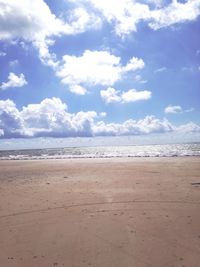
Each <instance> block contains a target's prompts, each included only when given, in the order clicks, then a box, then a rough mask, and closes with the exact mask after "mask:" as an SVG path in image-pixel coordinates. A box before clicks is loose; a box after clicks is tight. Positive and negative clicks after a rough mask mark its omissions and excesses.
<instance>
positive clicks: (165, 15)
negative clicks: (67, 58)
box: [149, 0, 200, 30]
mask: <svg viewBox="0 0 200 267" xmlns="http://www.w3.org/2000/svg"><path fill="white" fill-rule="evenodd" d="M199 15H200V1H199V0H188V1H187V2H186V3H180V2H178V1H176V0H173V1H172V3H171V4H169V5H168V6H167V7H164V8H161V9H156V10H153V11H151V18H152V19H151V20H152V21H151V22H150V23H149V26H150V27H151V28H152V29H154V30H158V29H160V28H163V27H168V26H171V25H173V24H176V23H182V22H185V21H192V20H195V19H196V18H197V17H198V16H199Z"/></svg>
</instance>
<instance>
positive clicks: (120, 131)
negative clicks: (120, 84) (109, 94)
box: [0, 98, 200, 138]
mask: <svg viewBox="0 0 200 267" xmlns="http://www.w3.org/2000/svg"><path fill="white" fill-rule="evenodd" d="M104 116H106V113H105V112H102V113H99V114H97V113H96V112H95V111H88V112H83V111H80V112H78V113H70V112H69V111H68V107H67V105H66V104H65V103H63V102H62V101H61V100H60V99H59V98H52V99H49V98H47V99H44V100H43V101H42V102H41V103H39V104H29V105H28V106H26V107H23V108H22V109H21V110H18V109H17V107H16V105H15V103H14V102H13V101H11V100H9V99H8V100H0V136H1V138H10V137H41V136H43V137H45V136H46V137H47V136H51V137H76V136H104V135H110V136H120V135H141V134H150V133H162V132H173V131H179V132H180V131H182V132H200V126H199V125H197V124H194V123H188V124H186V125H181V126H179V127H176V126H174V125H172V124H171V123H170V122H169V121H168V120H167V119H163V120H160V119H158V118H156V117H155V116H147V117H145V118H144V119H141V120H138V121H136V120H133V119H130V120H126V121H124V122H123V123H105V122H104V121H102V120H99V119H100V118H103V117H104Z"/></svg>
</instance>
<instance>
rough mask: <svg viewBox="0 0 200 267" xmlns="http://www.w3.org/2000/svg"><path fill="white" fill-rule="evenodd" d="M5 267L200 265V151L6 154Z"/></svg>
mask: <svg viewBox="0 0 200 267" xmlns="http://www.w3.org/2000/svg"><path fill="white" fill-rule="evenodd" d="M0 266H1V267H33V266H34V267H40V266H41V267H51V266H58V267H59V266H67V267H72V266H74V267H83V266H84V267H85V266H94V267H198V266H200V158H193V157H187V158H141V159H139V158H138V159H77V160H40V161H39V160H38V161H0Z"/></svg>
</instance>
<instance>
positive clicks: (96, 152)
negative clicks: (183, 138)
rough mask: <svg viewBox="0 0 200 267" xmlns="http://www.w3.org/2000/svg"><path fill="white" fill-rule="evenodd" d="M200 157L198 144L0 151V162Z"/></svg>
mask: <svg viewBox="0 0 200 267" xmlns="http://www.w3.org/2000/svg"><path fill="white" fill-rule="evenodd" d="M186 156H188V157H189V156H197V157H198V156H200V143H188V144H156V145H122V146H117V145H115V146H91V147H90V146H87V147H60V148H42V149H22V150H20V149H17V150H2V151H0V160H36V159H42V160H45V159H76V158H134V157H186Z"/></svg>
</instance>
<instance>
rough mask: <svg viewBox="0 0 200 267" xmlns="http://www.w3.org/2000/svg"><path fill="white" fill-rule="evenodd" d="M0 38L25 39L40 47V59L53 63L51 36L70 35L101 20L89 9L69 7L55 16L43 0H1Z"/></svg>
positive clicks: (54, 64) (95, 26)
mask: <svg viewBox="0 0 200 267" xmlns="http://www.w3.org/2000/svg"><path fill="white" fill-rule="evenodd" d="M0 10H1V12H0V40H6V39H7V40H16V39H19V40H24V41H27V42H31V43H32V44H34V46H35V47H37V48H38V50H39V56H40V58H41V60H42V61H43V62H44V63H45V64H47V65H50V66H52V67H55V66H56V60H55V56H54V55H52V54H50V52H49V46H50V45H52V44H53V42H52V38H54V37H55V36H61V35H65V34H67V35H69V34H70V35H73V34H78V33H81V32H84V31H86V30H88V29H91V28H97V27H99V24H100V19H98V18H97V17H96V16H95V15H94V14H93V13H92V12H90V13H88V12H86V10H85V9H81V8H77V9H74V10H70V12H69V13H68V16H67V18H66V20H65V21H64V20H61V19H60V18H58V17H56V16H55V14H53V13H52V12H51V10H50V8H49V6H48V5H47V4H46V3H45V1H43V0H34V1H32V0H20V1H14V0H0Z"/></svg>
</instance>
